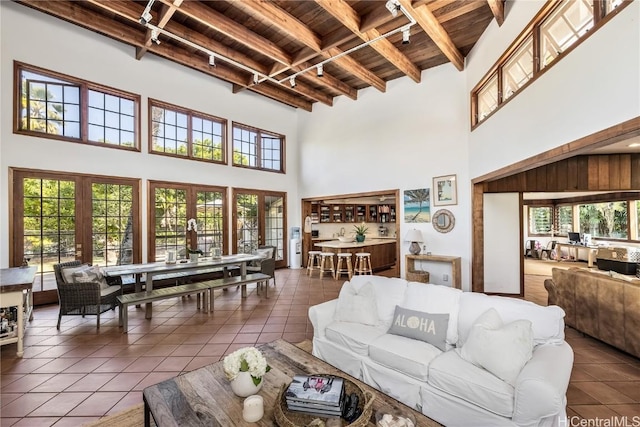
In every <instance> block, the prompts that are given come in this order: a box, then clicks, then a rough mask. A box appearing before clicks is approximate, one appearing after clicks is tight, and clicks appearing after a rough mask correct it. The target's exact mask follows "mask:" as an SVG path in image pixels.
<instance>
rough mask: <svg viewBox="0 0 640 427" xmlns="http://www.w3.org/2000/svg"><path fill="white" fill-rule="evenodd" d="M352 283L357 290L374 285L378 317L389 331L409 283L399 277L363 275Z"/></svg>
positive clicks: (354, 277) (352, 280)
mask: <svg viewBox="0 0 640 427" xmlns="http://www.w3.org/2000/svg"><path fill="white" fill-rule="evenodd" d="M350 282H351V284H352V285H353V287H354V288H355V289H356V290H358V289H360V287H362V286H364V285H365V284H367V283H368V282H371V283H372V284H373V287H374V288H375V290H376V304H377V306H378V317H379V318H380V322H381V323H382V324H383V325H384V326H385V327H386V329H389V327H390V326H391V322H393V313H394V312H395V310H396V305H402V304H401V303H402V300H403V299H404V293H405V291H406V289H407V281H406V280H404V279H398V278H397V277H384V276H375V275H362V276H353V277H352V278H351V281H350ZM408 308H412V307H408ZM386 329H385V330H386Z"/></svg>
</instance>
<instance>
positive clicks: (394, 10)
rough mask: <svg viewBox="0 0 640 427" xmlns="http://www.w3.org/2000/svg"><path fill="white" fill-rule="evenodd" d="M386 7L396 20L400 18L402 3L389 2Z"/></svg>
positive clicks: (392, 0) (393, 0)
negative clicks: (397, 17)
mask: <svg viewBox="0 0 640 427" xmlns="http://www.w3.org/2000/svg"><path fill="white" fill-rule="evenodd" d="M385 6H386V7H387V10H388V11H389V13H391V15H393V17H394V18H395V17H396V16H398V12H400V3H398V2H396V1H395V0H388V1H387V3H386V4H385Z"/></svg>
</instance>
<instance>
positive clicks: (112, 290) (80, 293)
mask: <svg viewBox="0 0 640 427" xmlns="http://www.w3.org/2000/svg"><path fill="white" fill-rule="evenodd" d="M80 265H82V262H80V261H69V262H62V263H59V264H55V265H54V266H53V270H54V272H55V275H56V284H57V287H58V302H59V304H60V313H59V314H58V324H57V328H58V329H60V322H61V320H62V316H72V315H80V316H82V317H84V316H85V315H86V314H89V315H96V316H97V318H98V319H97V327H98V329H99V328H100V314H101V313H104V312H105V311H108V310H115V308H116V306H117V305H118V302H117V299H116V297H117V296H118V295H122V282H121V280H120V278H119V277H114V278H111V277H110V278H108V279H107V284H108V285H109V286H108V287H105V288H102V287H101V285H100V283H98V282H87V283H68V282H66V281H65V279H64V275H63V273H62V270H63V269H64V268H65V267H78V266H80Z"/></svg>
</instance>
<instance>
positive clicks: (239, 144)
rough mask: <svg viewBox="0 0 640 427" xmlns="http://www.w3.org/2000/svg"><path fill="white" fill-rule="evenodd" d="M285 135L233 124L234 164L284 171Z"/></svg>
mask: <svg viewBox="0 0 640 427" xmlns="http://www.w3.org/2000/svg"><path fill="white" fill-rule="evenodd" d="M283 159H284V136H283V135H278V134H276V133H272V132H267V131H264V130H260V129H257V128H253V127H250V126H246V125H242V124H238V123H234V124H233V165H234V166H244V167H249V168H253V169H262V170H267V171H275V172H284V160H283Z"/></svg>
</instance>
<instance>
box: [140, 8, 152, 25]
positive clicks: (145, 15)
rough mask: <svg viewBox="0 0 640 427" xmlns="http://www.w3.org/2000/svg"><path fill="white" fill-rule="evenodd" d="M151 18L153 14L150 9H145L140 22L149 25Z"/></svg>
mask: <svg viewBox="0 0 640 427" xmlns="http://www.w3.org/2000/svg"><path fill="white" fill-rule="evenodd" d="M151 19H153V16H151V12H149V10H148V9H145V10H144V12H142V15H141V16H140V23H141V24H142V25H147V24H148V23H149V22H151Z"/></svg>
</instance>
